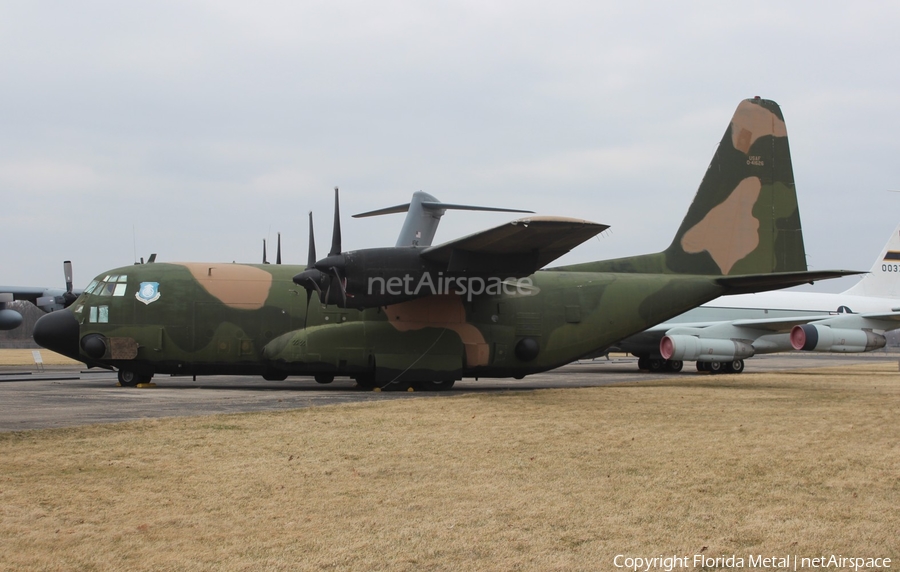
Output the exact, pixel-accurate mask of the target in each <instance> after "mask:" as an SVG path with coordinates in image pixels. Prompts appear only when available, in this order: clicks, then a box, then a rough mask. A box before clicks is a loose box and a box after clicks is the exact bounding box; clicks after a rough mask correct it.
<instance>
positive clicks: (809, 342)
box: [791, 324, 887, 353]
mask: <svg viewBox="0 0 900 572" xmlns="http://www.w3.org/2000/svg"><path fill="white" fill-rule="evenodd" d="M885 343H887V340H886V339H885V337H884V336H883V335H881V334H876V333H874V332H870V331H868V330H849V329H835V328H831V327H829V326H819V325H815V324H803V325H800V326H794V327H793V328H792V329H791V345H792V346H793V347H794V349H795V350H806V351H811V352H841V353H859V352H868V351H872V350H877V349H879V348H883V347H884V345H885Z"/></svg>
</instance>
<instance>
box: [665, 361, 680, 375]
mask: <svg viewBox="0 0 900 572" xmlns="http://www.w3.org/2000/svg"><path fill="white" fill-rule="evenodd" d="M683 367H684V362H683V361H681V360H678V359H667V360H666V371H668V372H671V373H678V372H679V371H681V368H683Z"/></svg>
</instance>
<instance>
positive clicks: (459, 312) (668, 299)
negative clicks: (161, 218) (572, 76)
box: [34, 98, 848, 390]
mask: <svg viewBox="0 0 900 572" xmlns="http://www.w3.org/2000/svg"><path fill="white" fill-rule="evenodd" d="M402 206H403V205H401V207H402ZM397 208H399V207H394V209H397ZM407 208H409V207H408V206H407ZM391 212H399V211H397V210H393V211H391ZM339 221H340V216H339V210H338V202H337V196H335V224H334V232H333V237H332V245H331V250H330V252H329V255H328V256H326V257H325V258H323V259H321V260H317V259H316V256H315V248H314V244H313V238H312V237H313V232H312V224H311V222H312V220H311V216H310V253H309V260H308V263H307V265H306V267H305V268H304V267H298V266H290V265H271V264H270V265H251V264H234V263H231V264H226V263H159V262H155V263H153V264H142V265H135V266H127V267H122V268H116V269H113V270H110V271H109V272H105V273H103V274H101V275H100V276H98V277H97V278H96V279H95V280H94V281H93V282H91V284H90V285H89V286H88V287H87V288H86V289H85V291H84V293H83V295H82V296H80V297H79V299H78V300H77V301H76V302H75V303H74V304H73V305H72V306H70V308H69V309H67V310H64V311H60V312H54V313H52V314H48V315H46V316H44V317H42V318H41V319H40V320H39V321H38V323H37V324H36V326H35V329H34V339H35V341H37V342H38V343H39V344H40V345H41V346H43V347H45V348H48V349H51V350H53V351H56V352H59V353H61V354H63V355H66V356H69V357H72V358H74V359H77V360H80V361H82V362H84V363H85V364H86V365H88V366H90V367H105V368H115V369H117V370H118V372H119V381H120V383H121V384H122V385H134V384H138V383H139V382H143V381H148V380H149V379H150V378H151V376H153V375H154V374H178V375H210V374H223V373H229V374H248V375H262V376H263V377H265V378H267V379H284V378H285V377H286V376H288V375H311V376H314V377H315V378H316V380H317V381H319V382H324V383H327V382H329V381H331V380H332V379H334V377H335V376H349V377H351V378H353V379H355V380H356V382H357V384H358V385H360V386H361V387H364V388H372V387H376V386H378V387H383V388H385V389H405V388H408V387H410V386H415V387H417V388H421V389H426V390H441V389H447V388H449V387H451V386H452V385H453V383H454V381H455V380H457V379H461V378H462V377H476V378H477V377H515V378H517V379H520V378H522V377H524V376H526V375H528V374H531V373H536V372H540V371H545V370H548V369H552V368H555V367H558V366H561V365H563V364H566V363H569V362H571V361H573V360H575V359H578V358H579V357H581V356H585V355H589V354H592V353H595V352H596V351H597V350H598V349H601V348H604V347H608V346H609V345H611V344H613V343H615V342H616V341H618V340H621V339H623V338H625V337H628V336H629V335H632V334H634V333H637V332H640V331H642V330H644V329H646V328H648V327H650V326H652V325H654V324H657V323H659V322H662V321H664V320H666V319H668V318H671V317H673V316H676V315H678V314H680V313H682V312H684V311H686V310H688V309H690V308H693V307H695V306H697V305H699V304H702V303H704V302H707V301H709V300H712V299H713V298H716V297H718V296H721V295H723V294H737V293H746V292H757V291H764V290H771V289H776V288H782V287H786V286H792V285H796V284H800V283H805V282H810V281H813V280H818V279H824V278H829V277H836V276H841V275H845V274H848V273H847V272H843V271H820V272H807V271H806V259H805V253H804V246H803V237H802V232H801V226H800V215H799V211H798V207H797V197H796V193H795V188H794V178H793V171H792V167H791V160H790V152H789V148H788V141H787V132H786V130H785V125H784V119H783V116H782V113H781V110H780V108H779V107H778V105H777V104H776V103H775V102H772V101H768V100H762V99H759V98H756V99H752V100H745V101H743V102H742V103H741V104H740V105H739V106H738V108H737V110H736V112H735V114H734V117H733V118H732V120H731V122H730V124H729V125H728V128H727V129H726V131H725V135H724V137H723V138H722V141H721V143H720V144H719V147H718V149H717V151H716V153H715V156H714V157H713V160H712V162H711V163H710V165H709V168H708V170H707V172H706V175H705V176H704V178H703V181H702V182H701V184H700V188H699V190H698V191H697V194H696V196H695V198H694V201H693V203H692V204H691V206H690V208H689V210H688V213H687V215H686V217H685V218H684V220H683V222H682V224H681V227H680V228H679V229H678V232H677V234H676V235H675V238H674V240H673V241H672V243H671V245H670V246H669V247H668V248H667V249H666V250H664V251H662V252H658V253H655V254H649V255H643V256H635V257H629V258H620V259H616V260H608V261H598V262H591V263H585V264H577V265H572V266H566V267H560V268H555V269H550V270H539V269H541V268H543V267H544V266H546V265H547V264H548V263H549V262H551V261H553V260H555V259H557V258H558V257H559V256H562V255H563V254H564V253H566V252H568V251H569V250H571V249H572V248H574V247H575V246H576V245H578V244H580V243H581V242H583V241H585V240H587V239H589V238H591V237H593V236H595V235H596V234H597V233H599V232H602V230H604V229H605V228H607V227H606V225H601V224H597V223H593V222H589V221H585V220H578V219H570V218H558V217H538V216H533V217H528V218H523V219H519V220H515V221H512V222H510V223H507V224H504V225H501V226H498V227H495V228H492V229H488V230H486V231H482V232H479V233H476V234H473V235H470V236H466V237H463V238H459V239H456V240H452V241H450V242H447V243H444V244H440V245H436V246H421V245H418V246H416V245H412V246H404V245H403V244H401V242H402V241H401V242H398V244H400V246H395V247H390V248H373V249H363V250H355V251H348V252H344V251H342V249H341V234H340V224H339ZM405 227H406V225H404V228H405ZM407 240H412V239H411V238H410V236H407ZM298 286H299V287H298ZM314 296H315V299H314Z"/></svg>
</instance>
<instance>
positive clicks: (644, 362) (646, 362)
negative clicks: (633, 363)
mask: <svg viewBox="0 0 900 572" xmlns="http://www.w3.org/2000/svg"><path fill="white" fill-rule="evenodd" d="M638 369H642V370H647V369H650V358H645V357H640V358H638Z"/></svg>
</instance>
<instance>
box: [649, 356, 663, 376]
mask: <svg viewBox="0 0 900 572" xmlns="http://www.w3.org/2000/svg"><path fill="white" fill-rule="evenodd" d="M647 365H648V366H649V367H648V369H649V370H650V371H651V372H652V373H659V372H661V371H662V370H663V369H665V367H666V360H664V359H651V360H650V361H649V363H648V364H647Z"/></svg>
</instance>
